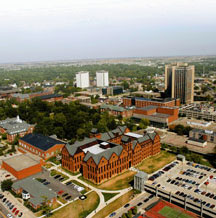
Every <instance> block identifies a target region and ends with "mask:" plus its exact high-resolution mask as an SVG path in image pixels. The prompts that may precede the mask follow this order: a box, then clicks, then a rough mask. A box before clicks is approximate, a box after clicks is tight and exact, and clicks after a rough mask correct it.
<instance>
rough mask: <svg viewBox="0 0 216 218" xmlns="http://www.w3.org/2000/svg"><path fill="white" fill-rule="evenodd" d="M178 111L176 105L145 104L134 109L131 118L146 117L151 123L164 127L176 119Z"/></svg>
mask: <svg viewBox="0 0 216 218" xmlns="http://www.w3.org/2000/svg"><path fill="white" fill-rule="evenodd" d="M178 112H179V109H178V107H157V106H147V107H143V108H136V109H134V112H133V118H135V119H148V120H149V121H150V123H151V125H153V126H156V127H164V128H166V127H168V125H169V124H170V123H171V122H173V121H175V120H177V119H178Z"/></svg>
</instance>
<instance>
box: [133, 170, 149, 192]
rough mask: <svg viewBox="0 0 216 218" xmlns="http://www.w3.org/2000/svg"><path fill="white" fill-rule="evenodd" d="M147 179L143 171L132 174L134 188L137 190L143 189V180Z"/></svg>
mask: <svg viewBox="0 0 216 218" xmlns="http://www.w3.org/2000/svg"><path fill="white" fill-rule="evenodd" d="M147 180H148V174H146V173H145V172H143V171H139V172H138V173H137V174H136V175H135V176H134V189H136V190H139V191H141V192H143V191H144V185H145V182H146V181H147Z"/></svg>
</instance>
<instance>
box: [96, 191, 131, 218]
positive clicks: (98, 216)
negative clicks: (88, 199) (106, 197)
mask: <svg viewBox="0 0 216 218" xmlns="http://www.w3.org/2000/svg"><path fill="white" fill-rule="evenodd" d="M133 194H134V192H133V190H131V191H129V192H127V193H126V194H124V195H122V196H121V197H119V198H118V199H116V200H115V201H113V202H112V203H110V204H108V205H107V206H106V207H104V208H103V209H102V210H100V211H99V212H98V213H96V214H95V215H94V216H93V218H102V217H106V216H108V215H109V214H111V213H112V212H114V211H116V210H117V209H119V208H120V207H122V206H123V205H125V204H126V203H127V202H128V201H129V200H130V199H131V198H132V196H133Z"/></svg>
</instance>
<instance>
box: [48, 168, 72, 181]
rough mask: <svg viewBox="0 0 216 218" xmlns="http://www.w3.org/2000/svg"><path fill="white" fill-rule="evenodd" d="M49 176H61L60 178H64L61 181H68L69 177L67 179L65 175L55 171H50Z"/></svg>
mask: <svg viewBox="0 0 216 218" xmlns="http://www.w3.org/2000/svg"><path fill="white" fill-rule="evenodd" d="M50 175H51V176H55V175H61V176H62V177H64V179H63V181H65V180H67V179H69V177H68V176H67V175H65V174H63V173H61V172H59V171H57V170H51V171H50Z"/></svg>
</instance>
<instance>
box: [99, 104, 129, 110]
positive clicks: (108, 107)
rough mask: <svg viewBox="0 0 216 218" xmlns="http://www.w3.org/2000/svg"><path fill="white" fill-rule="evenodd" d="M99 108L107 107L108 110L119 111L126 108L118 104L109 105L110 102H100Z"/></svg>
mask: <svg viewBox="0 0 216 218" xmlns="http://www.w3.org/2000/svg"><path fill="white" fill-rule="evenodd" d="M100 108H101V109H109V110H112V111H119V112H123V111H125V110H126V109H125V108H123V107H120V106H117V105H111V104H102V105H101V106H100Z"/></svg>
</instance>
